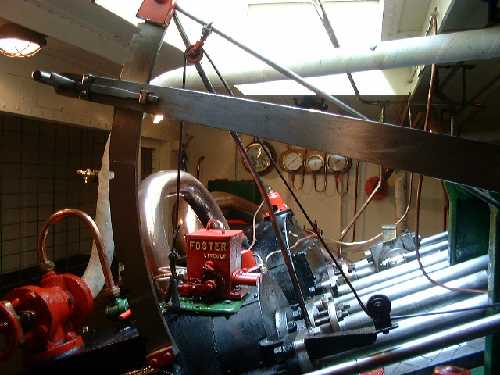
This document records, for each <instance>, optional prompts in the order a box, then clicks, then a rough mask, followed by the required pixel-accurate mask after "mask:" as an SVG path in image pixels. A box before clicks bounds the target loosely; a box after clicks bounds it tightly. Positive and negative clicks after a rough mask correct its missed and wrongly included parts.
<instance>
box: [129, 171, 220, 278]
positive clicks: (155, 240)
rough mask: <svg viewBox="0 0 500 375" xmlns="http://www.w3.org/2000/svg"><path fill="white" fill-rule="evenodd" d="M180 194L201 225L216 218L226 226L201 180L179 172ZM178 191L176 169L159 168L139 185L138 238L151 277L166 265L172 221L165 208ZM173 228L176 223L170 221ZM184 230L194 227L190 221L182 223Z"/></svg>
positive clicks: (167, 263)
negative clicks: (141, 243)
mask: <svg viewBox="0 0 500 375" xmlns="http://www.w3.org/2000/svg"><path fill="white" fill-rule="evenodd" d="M180 179H181V181H180V195H181V197H182V198H183V199H184V201H186V202H187V203H188V204H189V206H191V208H192V209H193V211H194V213H195V214H196V215H195V216H196V217H197V218H199V220H200V221H201V222H202V224H203V225H206V224H207V223H208V222H209V220H218V221H220V222H222V223H223V225H224V227H225V228H229V226H228V224H227V221H226V219H225V217H224V215H223V214H222V211H221V209H220V208H219V206H217V203H215V201H214V199H213V198H212V196H211V195H210V193H209V192H208V190H207V189H206V188H205V186H203V184H202V183H201V182H199V181H198V180H197V179H195V178H194V177H193V176H191V175H190V174H189V173H186V172H184V171H181V173H180ZM176 192H177V171H161V172H157V173H154V174H152V175H150V176H149V177H147V178H146V179H144V180H143V181H142V182H141V185H140V186H139V218H140V231H141V237H142V239H143V241H144V249H145V251H146V254H147V258H148V264H149V267H150V271H151V273H152V275H153V276H155V275H158V274H159V273H161V272H159V268H161V267H167V268H168V265H169V258H168V254H169V249H170V241H169V238H168V237H167V236H169V235H170V234H171V233H172V231H171V230H166V229H165V227H166V226H169V225H170V223H171V222H172V220H173V215H172V212H171V210H172V207H168V198H169V197H172V198H173V197H175V195H176ZM172 225H173V226H174V227H175V226H176V225H177V223H172ZM182 226H183V227H184V229H185V230H186V231H187V233H189V232H191V231H193V230H195V229H196V228H190V227H189V223H183V225H182Z"/></svg>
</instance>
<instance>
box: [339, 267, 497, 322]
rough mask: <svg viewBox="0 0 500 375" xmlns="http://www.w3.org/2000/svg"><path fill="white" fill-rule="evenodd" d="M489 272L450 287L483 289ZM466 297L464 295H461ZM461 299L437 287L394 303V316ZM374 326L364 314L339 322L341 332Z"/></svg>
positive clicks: (469, 277) (360, 313) (460, 280)
mask: <svg viewBox="0 0 500 375" xmlns="http://www.w3.org/2000/svg"><path fill="white" fill-rule="evenodd" d="M487 279H488V277H487V272H486V271H485V270H483V271H480V272H477V273H474V274H472V275H468V276H465V277H462V278H460V279H456V280H453V281H450V282H449V283H448V285H449V286H450V287H453V288H482V287H485V286H486V284H487ZM461 296H462V297H464V294H461ZM457 297H458V298H459V297H460V295H458V296H457V293H456V292H454V291H451V290H449V289H445V288H442V287H440V286H435V287H432V288H427V289H424V290H422V291H420V292H417V293H414V294H412V295H409V296H406V297H402V298H399V299H397V300H395V301H392V310H391V313H392V314H393V315H401V314H410V313H412V312H414V311H417V310H418V311H422V310H424V309H425V308H426V307H429V306H432V305H438V304H442V303H443V302H445V301H449V300H450V299H453V298H457ZM371 324H373V322H372V320H371V319H369V318H368V317H367V316H366V315H365V314H364V313H363V312H358V313H355V314H352V315H349V316H347V317H346V318H345V319H344V320H343V321H341V322H339V325H340V329H341V330H351V329H358V328H361V327H365V326H370V325H371Z"/></svg>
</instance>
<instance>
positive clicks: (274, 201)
mask: <svg viewBox="0 0 500 375" xmlns="http://www.w3.org/2000/svg"><path fill="white" fill-rule="evenodd" d="M267 196H268V197H269V201H270V202H271V205H272V207H273V211H274V213H275V214H278V213H280V212H283V211H286V210H288V209H289V208H288V206H287V205H286V203H285V201H284V200H283V198H281V195H280V193H278V192H277V191H274V190H272V189H269V191H268V192H267ZM265 216H266V217H267V216H269V213H267V212H266V214H265Z"/></svg>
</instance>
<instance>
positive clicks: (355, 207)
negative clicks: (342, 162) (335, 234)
mask: <svg viewBox="0 0 500 375" xmlns="http://www.w3.org/2000/svg"><path fill="white" fill-rule="evenodd" d="M358 186H359V160H357V161H356V172H355V177H354V215H356V211H357V210H358ZM354 241H356V222H354V224H353V226H352V242H354Z"/></svg>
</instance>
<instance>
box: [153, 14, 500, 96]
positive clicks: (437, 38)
mask: <svg viewBox="0 0 500 375" xmlns="http://www.w3.org/2000/svg"><path fill="white" fill-rule="evenodd" d="M177 9H178V10H179V11H180V12H181V13H183V14H185V15H187V14H186V12H185V11H184V10H183V9H180V8H179V7H177ZM188 16H189V17H190V18H192V19H194V20H195V21H197V22H199V23H201V24H204V22H203V21H201V20H199V19H198V18H195V17H193V16H191V15H188ZM214 32H215V33H217V34H219V35H221V36H223V37H224V38H226V39H227V38H229V37H227V35H225V34H223V33H221V32H219V30H217V29H215V28H214ZM499 36H500V27H490V28H486V29H481V30H467V31H459V32H455V33H449V34H439V35H433V36H423V37H415V38H405V39H398V40H393V41H385V42H380V43H378V44H377V45H375V46H372V47H370V48H368V47H362V48H351V47H349V48H346V47H341V48H335V49H328V51H327V53H325V55H322V56H307V55H304V56H300V60H299V59H297V56H293V59H292V56H290V61H284V63H283V64H284V65H285V66H286V68H283V69H284V70H283V69H282V70H281V71H277V70H275V67H274V66H273V65H270V64H269V67H268V66H259V65H254V66H252V67H250V68H248V69H241V67H240V66H237V67H236V66H235V67H234V68H232V69H231V68H229V67H228V69H226V70H225V71H224V77H225V78H226V80H227V81H228V82H229V83H230V84H232V85H238V84H248V83H259V82H268V81H275V80H280V79H284V78H285V77H289V78H291V79H295V78H292V77H296V76H297V74H299V75H301V76H303V77H321V76H325V75H330V74H344V73H352V72H361V71H367V70H386V69H394V68H402V67H410V66H418V65H430V64H447V63H455V62H462V61H470V60H486V59H492V58H496V57H500V37H499ZM228 40H230V41H231V42H233V41H234V39H232V38H229V39H228ZM238 46H240V47H241V46H242V45H241V43H238ZM244 49H245V51H247V52H249V51H250V52H249V53H253V54H254V56H256V57H258V58H260V57H261V56H260V55H259V54H255V52H253V51H252V50H250V48H248V47H244ZM267 61H269V60H267ZM273 64H274V63H273ZM274 65H276V64H274ZM287 71H288V72H291V71H293V72H295V73H293V74H294V76H289V75H287V74H285V73H284V72H287ZM196 78H197V77H196V72H195V71H194V70H193V69H188V71H187V81H188V82H189V83H191V84H192V85H193V84H196V82H197V79H196ZM209 78H210V79H212V78H213V79H214V80H215V78H216V77H215V75H214V76H212V75H210V76H209ZM300 80H301V81H303V79H302V78H300ZM300 83H302V82H300ZM153 84H155V85H160V86H174V87H181V84H182V71H181V70H180V69H177V70H173V71H170V72H166V73H163V74H162V75H160V76H159V77H156V78H155V80H154V83H153ZM313 91H314V90H313Z"/></svg>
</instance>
